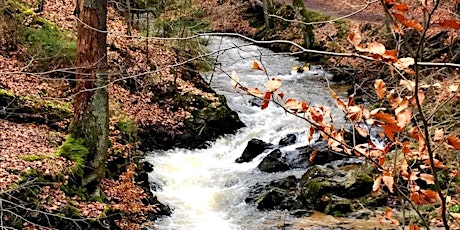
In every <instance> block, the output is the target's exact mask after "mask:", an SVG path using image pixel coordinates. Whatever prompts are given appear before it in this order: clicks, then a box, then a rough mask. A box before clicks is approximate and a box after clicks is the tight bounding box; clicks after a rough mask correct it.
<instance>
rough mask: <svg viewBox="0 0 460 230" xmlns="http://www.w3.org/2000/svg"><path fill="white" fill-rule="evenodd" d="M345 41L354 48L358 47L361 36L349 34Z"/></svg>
mask: <svg viewBox="0 0 460 230" xmlns="http://www.w3.org/2000/svg"><path fill="white" fill-rule="evenodd" d="M347 40H348V41H349V42H350V43H351V44H353V46H356V45H358V44H359V43H361V41H362V38H361V35H360V34H359V33H354V32H351V33H350V34H349V35H348V37H347Z"/></svg>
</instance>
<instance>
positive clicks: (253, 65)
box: [252, 60, 265, 72]
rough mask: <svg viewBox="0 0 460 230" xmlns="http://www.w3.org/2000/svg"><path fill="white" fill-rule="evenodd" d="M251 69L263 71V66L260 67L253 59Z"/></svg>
mask: <svg viewBox="0 0 460 230" xmlns="http://www.w3.org/2000/svg"><path fill="white" fill-rule="evenodd" d="M252 69H254V70H260V71H264V72H265V70H264V68H262V67H261V66H260V65H259V63H258V62H257V61H255V60H254V61H253V62H252Z"/></svg>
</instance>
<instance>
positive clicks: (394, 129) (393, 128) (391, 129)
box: [380, 124, 402, 141]
mask: <svg viewBox="0 0 460 230" xmlns="http://www.w3.org/2000/svg"><path fill="white" fill-rule="evenodd" d="M380 127H382V129H383V132H384V133H385V135H386V136H387V137H388V138H389V139H390V140H391V141H395V138H394V135H395V133H399V132H401V131H402V129H401V128H400V127H399V126H398V125H396V124H388V125H380Z"/></svg>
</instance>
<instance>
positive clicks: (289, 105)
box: [284, 98, 307, 113]
mask: <svg viewBox="0 0 460 230" xmlns="http://www.w3.org/2000/svg"><path fill="white" fill-rule="evenodd" d="M284 107H285V108H286V109H289V110H292V111H293V112H295V113H297V112H301V111H303V112H305V111H306V110H307V103H306V102H305V101H297V100H296V99H293V98H289V99H287V100H286V102H285V104H284Z"/></svg>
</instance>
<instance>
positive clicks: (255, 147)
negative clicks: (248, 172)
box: [235, 138, 271, 163]
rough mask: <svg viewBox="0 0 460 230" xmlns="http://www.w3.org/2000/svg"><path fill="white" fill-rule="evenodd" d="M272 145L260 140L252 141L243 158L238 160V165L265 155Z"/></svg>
mask: <svg viewBox="0 0 460 230" xmlns="http://www.w3.org/2000/svg"><path fill="white" fill-rule="evenodd" d="M270 146H271V144H267V143H265V142H264V141H262V140H259V139H255V138H254V139H251V140H250V141H249V142H248V145H247V146H246V148H245V149H244V151H243V154H242V155H241V157H239V158H238V159H236V161H235V162H236V163H243V162H250V161H252V160H253V159H254V158H255V157H257V156H258V155H259V154H261V153H263V152H264V151H265V150H266V149H267V148H269V147H270Z"/></svg>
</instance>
